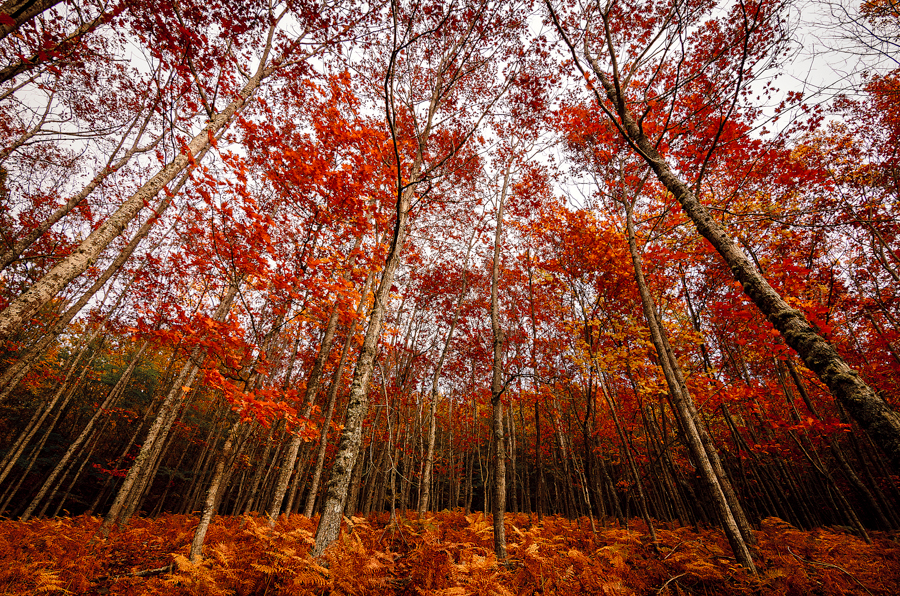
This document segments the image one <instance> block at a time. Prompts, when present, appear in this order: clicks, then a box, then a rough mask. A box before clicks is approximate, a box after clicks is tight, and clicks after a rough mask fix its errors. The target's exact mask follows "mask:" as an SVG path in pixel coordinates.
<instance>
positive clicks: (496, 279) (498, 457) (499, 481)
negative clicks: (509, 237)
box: [491, 167, 511, 561]
mask: <svg viewBox="0 0 900 596" xmlns="http://www.w3.org/2000/svg"><path fill="white" fill-rule="evenodd" d="M510 173H511V172H510V167H507V168H506V171H505V173H504V176H503V187H502V188H501V190H500V196H499V199H498V203H497V225H496V228H495V230H494V263H493V268H492V269H491V333H492V335H493V347H494V360H493V366H492V368H491V370H492V374H491V410H492V417H491V422H492V427H491V431H492V438H493V441H492V442H493V446H494V494H493V498H492V499H491V514H492V515H493V518H494V553H495V554H496V555H497V560H498V561H505V560H506V526H505V525H504V514H505V513H506V445H505V441H504V437H503V401H502V400H501V396H502V395H503V392H504V391H505V389H506V387H505V386H504V383H503V343H504V339H505V338H504V334H503V329H501V327H500V302H499V296H498V294H499V283H500V245H501V241H502V238H503V207H504V203H505V201H506V192H507V189H508V187H509V178H510Z"/></svg>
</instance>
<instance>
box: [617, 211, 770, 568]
mask: <svg viewBox="0 0 900 596" xmlns="http://www.w3.org/2000/svg"><path fill="white" fill-rule="evenodd" d="M624 207H625V217H626V234H627V236H628V247H629V250H630V252H631V260H632V264H633V265H634V275H635V281H636V283H637V286H638V291H639V293H640V296H641V305H642V306H643V310H644V317H645V319H646V320H647V324H648V326H649V328H650V338H651V340H652V342H653V345H654V347H655V348H656V352H657V355H658V356H659V362H660V365H661V367H662V370H663V375H664V376H665V379H666V383H667V385H668V387H669V394H670V397H671V398H672V401H673V402H674V404H675V407H676V411H677V413H678V415H679V417H680V419H681V423H682V426H683V428H684V431H685V439H686V440H687V443H688V447H689V449H690V451H691V455H693V457H694V460H695V464H696V465H697V466H698V468H699V471H700V475H701V477H702V478H703V481H704V483H705V485H706V487H707V492H708V496H709V498H710V499H711V500H712V502H713V505H714V507H715V510H716V512H717V513H718V515H719V518H720V519H721V520H722V524H723V526H724V530H725V534H726V536H727V537H728V542H729V543H730V544H731V548H732V551H733V552H734V555H735V557H736V558H737V560H738V562H739V563H740V564H741V565H743V566H744V567H746V568H747V570H748V571H750V572H751V573H752V574H754V575H756V566H755V565H754V564H753V558H752V556H751V554H750V549H749V548H748V547H747V543H746V541H745V539H744V536H743V533H742V532H741V528H740V527H739V526H738V523H737V521H736V520H735V516H734V513H733V511H732V508H731V507H730V506H729V502H728V499H727V497H726V495H725V493H724V491H723V489H722V484H721V481H720V479H719V476H718V475H717V474H716V470H715V469H714V467H713V464H712V463H711V462H710V459H711V457H710V454H709V452H708V450H707V447H706V446H705V445H704V442H703V439H702V437H701V430H700V429H699V428H698V426H699V425H700V424H702V422H701V421H700V420H699V417H698V416H697V412H696V409H695V408H694V407H693V400H692V399H691V396H690V394H689V393H687V392H686V391H684V389H685V387H684V383H683V381H680V379H679V378H678V377H677V376H676V373H675V371H674V370H673V369H674V368H676V367H677V366H678V363H677V361H674V358H673V355H672V354H671V349H670V347H669V346H668V345H667V343H668V342H667V341H666V339H665V337H664V335H663V330H662V329H661V327H662V326H661V324H660V322H659V320H658V319H657V315H656V306H655V304H654V301H653V296H652V295H651V294H650V290H649V288H648V287H647V283H646V281H645V280H644V274H643V268H642V266H641V256H640V253H639V252H638V248H637V243H636V241H635V237H634V221H633V219H632V204H631V203H630V202H629V201H628V200H627V199H626V201H625V202H624ZM710 447H711V448H712V449H714V447H712V446H710ZM751 535H752V534H751Z"/></svg>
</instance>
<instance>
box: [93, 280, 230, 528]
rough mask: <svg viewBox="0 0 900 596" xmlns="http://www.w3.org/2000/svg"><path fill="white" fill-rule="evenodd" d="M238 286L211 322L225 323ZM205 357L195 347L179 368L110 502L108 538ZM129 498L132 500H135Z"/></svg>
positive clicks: (150, 464) (153, 459)
mask: <svg viewBox="0 0 900 596" xmlns="http://www.w3.org/2000/svg"><path fill="white" fill-rule="evenodd" d="M240 283H241V281H240V280H234V281H232V283H231V284H230V285H229V286H228V289H227V290H226V292H225V295H224V296H223V297H222V299H221V301H220V302H219V306H218V308H216V311H215V313H214V314H213V317H212V318H213V319H214V320H216V321H223V320H225V317H226V315H227V314H228V311H229V310H231V304H232V302H234V298H235V296H237V292H238V288H239V286H240ZM204 354H205V350H203V349H202V348H200V347H197V348H194V349H193V350H192V351H191V354H190V356H189V357H188V359H187V362H185V363H184V365H183V366H182V368H181V372H180V373H179V374H178V376H177V377H176V378H175V379H174V381H173V382H172V385H171V388H170V390H169V393H168V395H167V396H166V399H165V400H163V403H162V405H160V408H159V412H158V413H157V416H156V419H155V420H154V421H153V424H152V425H151V426H150V429H149V430H148V431H147V437H146V438H145V439H144V443H143V445H141V450H140V452H139V453H138V455H137V457H135V460H134V463H133V464H132V466H131V469H130V470H129V471H128V475H127V476H126V477H125V481H124V482H123V483H122V486H121V487H119V492H118V494H117V495H116V499H115V501H113V504H112V506H111V507H110V509H109V511H108V512H107V514H106V517H105V518H104V520H103V525H102V528H101V531H102V533H104V534H107V535H108V534H109V531H110V529H111V528H112V526H113V525H114V524H116V523H117V522H119V521H120V516H121V514H122V512H123V509H126V505H127V503H128V500H129V497H131V493H132V492H133V489H134V488H135V485H136V484H137V485H139V486H142V485H144V484H145V483H146V480H147V477H148V476H149V475H150V473H151V471H152V468H153V467H154V465H155V463H156V457H158V455H159V451H160V450H161V448H162V444H163V443H164V442H165V439H166V436H167V435H168V431H169V428H170V427H171V425H172V422H174V420H175V414H176V412H177V411H178V409H179V406H180V405H181V398H182V396H183V395H184V394H185V392H186V391H187V390H189V389H190V385H191V383H192V382H193V380H194V378H195V376H196V375H197V372H198V370H199V367H198V365H197V364H196V363H197V362H198V361H200V360H201V359H202V358H203V355H204ZM131 498H132V499H134V498H135V497H131Z"/></svg>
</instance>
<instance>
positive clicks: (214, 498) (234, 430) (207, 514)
mask: <svg viewBox="0 0 900 596" xmlns="http://www.w3.org/2000/svg"><path fill="white" fill-rule="evenodd" d="M240 426H241V420H240V418H238V419H237V420H236V421H235V422H234V424H232V425H231V428H230V429H229V430H228V438H226V439H225V446H224V447H222V453H221V454H220V455H219V458H218V460H216V468H215V473H214V474H213V478H212V483H211V484H210V486H209V490H208V491H207V492H206V502H205V503H204V505H203V514H202V515H201V516H200V524H199V525H198V526H197V530H196V531H195V532H194V540H193V541H192V542H191V553H190V559H191V562H192V563H197V562H199V561H200V559H201V558H202V557H203V541H204V540H205V539H206V532H207V530H209V523H210V521H212V517H213V515H214V514H215V512H216V504H217V502H218V499H219V493H220V489H221V487H222V484H223V482H222V480H223V479H224V478H225V464H226V463H228V461H229V460H230V459H231V455H232V453H233V452H234V444H235V442H236V438H237V434H238V429H239V428H240Z"/></svg>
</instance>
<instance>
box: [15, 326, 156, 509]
mask: <svg viewBox="0 0 900 596" xmlns="http://www.w3.org/2000/svg"><path fill="white" fill-rule="evenodd" d="M148 345H149V344H148V342H146V341H145V342H144V343H143V344H141V347H140V348H138V351H137V353H135V355H134V356H133V357H132V359H131V362H130V363H129V364H128V367H127V368H126V369H125V371H124V372H122V376H121V377H119V381H118V382H117V383H116V384H115V386H114V387H113V388H112V389H110V391H109V394H108V395H107V396H106V399H105V400H104V401H103V403H102V404H100V407H99V408H97V411H96V412H95V413H94V415H93V416H92V417H91V419H90V420H89V421H88V423H87V425H86V426H85V427H84V428H83V429H82V431H81V433H80V434H79V435H78V437H77V438H76V439H75V440H74V441H73V442H72V444H71V445H69V448H68V449H67V450H66V453H65V454H64V455H63V456H62V458H60V460H59V461H58V462H57V463H56V466H55V467H54V468H53V471H52V472H50V475H49V476H48V477H47V479H46V480H44V484H43V485H42V486H41V488H40V489H39V490H38V492H37V494H36V495H35V496H34V498H33V499H32V500H31V504H30V505H28V507H27V508H26V509H25V512H24V513H23V514H22V515H21V517H20V518H19V519H20V521H28V519H29V518H30V517H31V514H32V513H33V512H34V510H35V508H36V507H37V506H38V505H39V504H40V502H41V500H42V499H43V498H44V496H45V495H46V494H47V491H48V490H50V487H51V486H52V485H53V483H54V481H55V480H56V477H57V476H58V475H59V474H60V472H61V471H62V470H63V468H64V467H65V466H66V465H67V464H68V463H69V460H70V459H71V458H72V457H74V456H75V454H76V453H77V451H78V450H79V449H80V448H81V445H82V443H84V442H85V441H86V440H87V439H88V437H89V436H90V434H91V431H92V430H93V429H94V425H95V424H96V423H97V420H99V419H100V417H101V416H102V415H103V414H104V413H105V411H106V409H107V408H110V407H112V406H113V404H114V403H115V402H116V401H117V400H118V399H119V396H120V395H122V394H123V393H124V392H125V385H126V384H127V383H128V381H129V380H130V379H131V373H132V372H134V369H135V367H136V366H137V364H138V362H139V361H140V359H141V356H143V354H144V350H146V349H147V346H148Z"/></svg>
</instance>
